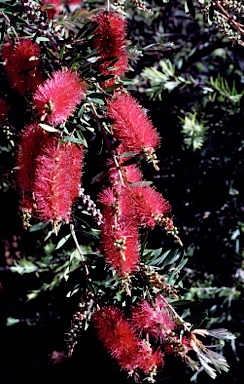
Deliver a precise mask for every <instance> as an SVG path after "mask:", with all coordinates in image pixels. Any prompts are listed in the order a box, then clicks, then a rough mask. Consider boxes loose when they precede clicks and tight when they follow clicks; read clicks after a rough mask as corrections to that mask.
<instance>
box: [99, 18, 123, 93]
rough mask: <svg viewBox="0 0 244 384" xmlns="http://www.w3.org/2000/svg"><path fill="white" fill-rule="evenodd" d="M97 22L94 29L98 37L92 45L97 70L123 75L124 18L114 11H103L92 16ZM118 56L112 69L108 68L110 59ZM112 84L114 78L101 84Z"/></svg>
mask: <svg viewBox="0 0 244 384" xmlns="http://www.w3.org/2000/svg"><path fill="white" fill-rule="evenodd" d="M94 22H95V23H97V24H98V27H97V29H96V30H95V33H96V35H99V36H98V37H96V38H94V39H93V42H92V44H93V47H94V48H98V55H99V56H100V60H99V61H98V70H99V71H100V72H101V73H102V74H103V75H114V76H121V75H123V74H124V73H125V72H126V70H127V68H128V53H127V50H126V46H125V39H126V20H125V19H123V18H122V17H121V15H120V14H118V13H116V12H113V13H112V12H108V11H104V12H101V13H99V14H98V15H97V16H96V17H94ZM112 58H118V61H116V63H115V64H114V65H113V67H114V68H113V70H112V71H111V70H108V67H110V63H111V59H112ZM113 84H114V79H111V80H108V81H106V82H105V83H104V84H103V85H104V86H105V87H109V86H111V85H113Z"/></svg>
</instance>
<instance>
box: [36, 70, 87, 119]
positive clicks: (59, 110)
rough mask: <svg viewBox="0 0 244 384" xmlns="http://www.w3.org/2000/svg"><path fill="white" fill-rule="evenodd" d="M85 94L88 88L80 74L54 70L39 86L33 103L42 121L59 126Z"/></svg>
mask: <svg viewBox="0 0 244 384" xmlns="http://www.w3.org/2000/svg"><path fill="white" fill-rule="evenodd" d="M85 95H86V88H85V85H84V82H82V81H81V79H80V78H79V76H78V74H77V73H76V72H73V71H71V70H69V69H65V70H59V71H56V72H54V73H53V74H52V77H51V78H50V79H47V80H46V81H45V82H44V83H43V84H42V85H40V86H39V87H38V89H37V91H36V93H35V94H34V96H33V103H34V105H35V107H36V110H37V112H38V115H39V116H40V120H41V121H45V122H47V123H48V124H51V125H54V126H57V125H58V124H61V123H64V122H65V121H66V120H67V119H68V117H69V116H70V115H71V113H73V112H74V110H75V107H76V106H77V105H78V104H79V103H80V102H81V100H83V99H84V98H85Z"/></svg>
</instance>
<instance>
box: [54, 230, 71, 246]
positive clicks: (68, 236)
mask: <svg viewBox="0 0 244 384" xmlns="http://www.w3.org/2000/svg"><path fill="white" fill-rule="evenodd" d="M70 236H71V233H69V234H68V235H66V236H64V237H63V238H62V239H61V240H60V241H59V242H58V244H57V246H56V250H57V249H59V248H61V247H62V246H63V245H64V244H65V243H66V241H67V240H68V239H69V238H70Z"/></svg>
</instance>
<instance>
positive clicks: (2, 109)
mask: <svg viewBox="0 0 244 384" xmlns="http://www.w3.org/2000/svg"><path fill="white" fill-rule="evenodd" d="M8 110H9V106H8V105H7V103H6V101H5V100H3V99H1V98H0V122H3V121H4V120H5V118H6V115H7V113H8Z"/></svg>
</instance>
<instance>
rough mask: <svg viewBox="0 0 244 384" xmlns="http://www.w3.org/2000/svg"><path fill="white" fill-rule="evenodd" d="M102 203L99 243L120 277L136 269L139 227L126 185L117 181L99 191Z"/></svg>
mask: <svg viewBox="0 0 244 384" xmlns="http://www.w3.org/2000/svg"><path fill="white" fill-rule="evenodd" d="M99 201H100V203H102V204H103V209H102V214H103V222H102V225H101V245H102V251H103V253H104V257H105V259H106V261H107V262H108V264H109V265H111V266H112V267H113V268H114V269H115V270H116V272H117V273H118V274H120V275H121V276H123V277H126V276H128V275H130V273H131V272H134V271H136V270H137V266H138V262H139V230H138V225H137V223H136V220H135V217H134V208H133V205H132V204H131V199H130V196H129V194H128V191H127V189H126V188H122V187H121V186H120V185H119V184H118V185H116V186H114V189H110V188H107V189H104V190H103V191H102V192H101V193H100V194H99Z"/></svg>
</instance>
